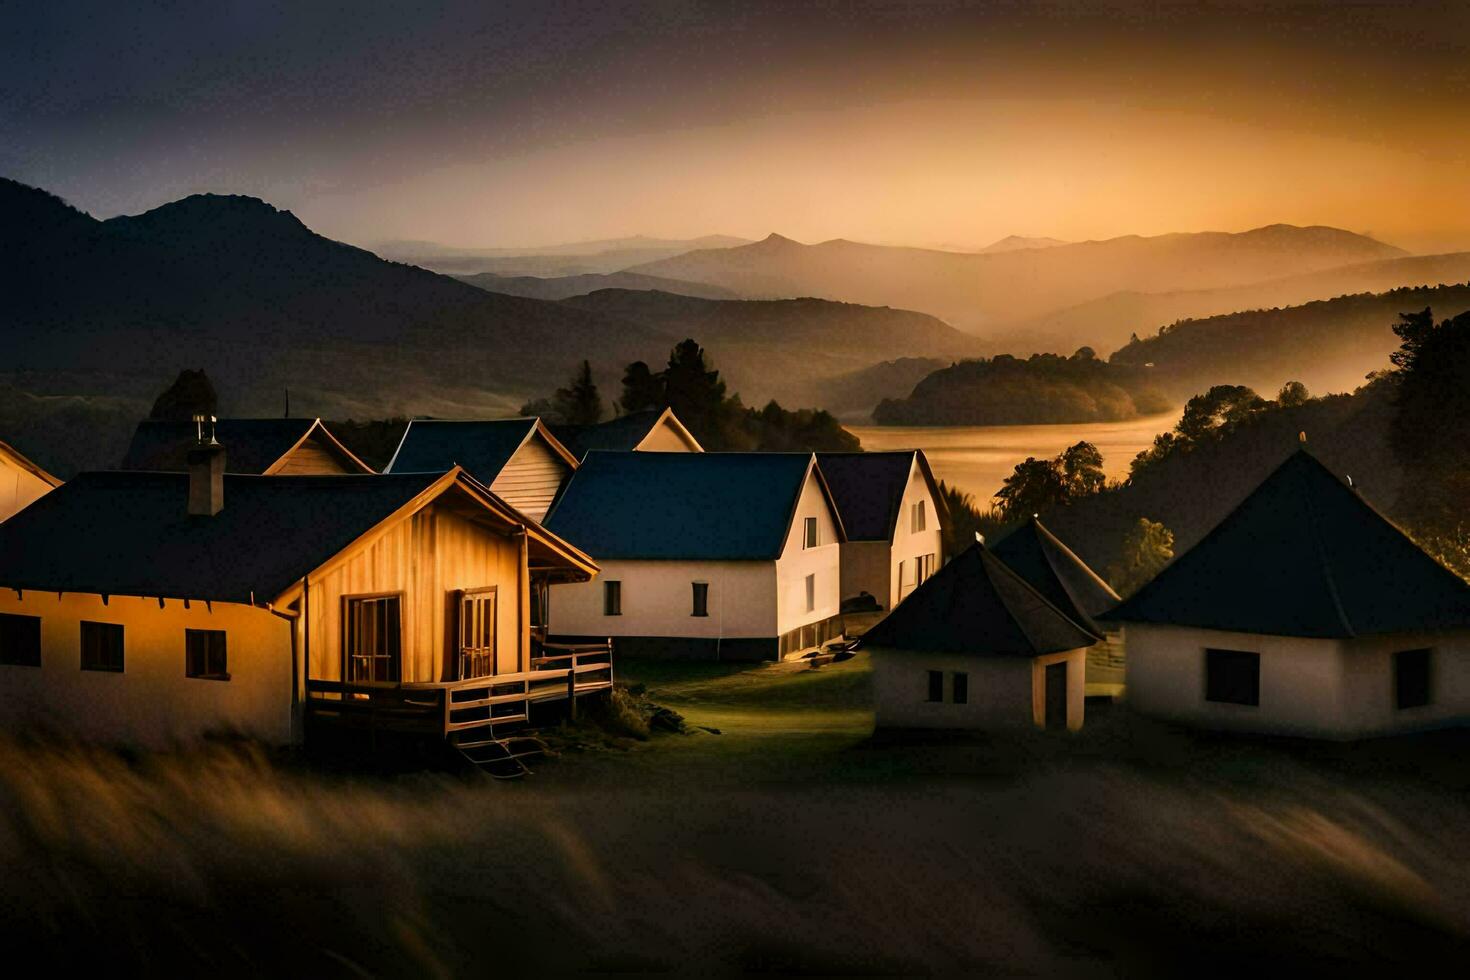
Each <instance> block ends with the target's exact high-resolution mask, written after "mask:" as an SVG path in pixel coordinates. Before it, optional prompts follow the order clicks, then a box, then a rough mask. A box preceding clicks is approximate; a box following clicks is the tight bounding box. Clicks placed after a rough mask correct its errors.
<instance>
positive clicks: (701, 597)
mask: <svg viewBox="0 0 1470 980" xmlns="http://www.w3.org/2000/svg"><path fill="white" fill-rule="evenodd" d="M691 584H692V585H693V586H694V611H693V612H691V613H690V614H689V615H691V616H708V615H709V583H708V582H693V583H691Z"/></svg>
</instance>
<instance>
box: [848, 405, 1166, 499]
mask: <svg viewBox="0 0 1470 980" xmlns="http://www.w3.org/2000/svg"><path fill="white" fill-rule="evenodd" d="M1178 420H1179V413H1178V412H1177V411H1174V412H1164V413H1163V414H1160V415H1145V416H1140V417H1139V418H1136V419H1129V420H1127V421H1125V422H1086V423H1082V424H1080V425H975V426H942V427H938V426H936V427H932V428H931V427H925V426H889V425H885V426H879V425H849V426H848V427H847V429H848V431H849V432H851V433H852V434H853V435H855V436H857V437H858V438H859V439H861V440H862V441H863V448H864V449H867V450H870V451H878V450H884V449H922V450H924V454H925V455H926V456H928V457H929V465H930V467H931V468H932V469H933V470H934V476H935V478H936V479H940V480H944V481H946V482H948V483H949V484H950V485H951V486H957V487H959V488H961V489H962V490H966V491H968V492H970V493H973V494H974V495H975V498H976V499H977V500H979V501H984V500H986V499H988V498H989V497H990V496H992V495H993V494H994V493H995V492H996V491H997V490H999V489H1000V487H1001V484H1002V483H1003V482H1004V481H1005V478H1006V477H1008V476H1010V475H1011V472H1012V470H1014V469H1015V467H1016V464H1017V463H1019V462H1021V461H1023V460H1024V459H1025V458H1026V457H1027V456H1036V457H1038V458H1044V457H1051V456H1055V455H1057V454H1058V453H1060V452H1061V451H1062V450H1063V449H1066V448H1067V447H1068V446H1071V445H1073V444H1075V443H1077V442H1079V441H1082V440H1086V441H1087V442H1090V443H1092V444H1093V445H1095V446H1097V448H1098V450H1099V451H1101V452H1102V454H1103V468H1104V469H1105V470H1106V471H1107V474H1108V477H1109V478H1110V479H1120V478H1122V477H1124V476H1127V475H1128V464H1129V463H1131V462H1132V461H1133V457H1134V456H1136V455H1138V454H1139V453H1140V452H1142V451H1143V450H1145V449H1147V448H1148V447H1149V446H1150V445H1152V444H1153V441H1154V436H1155V435H1157V434H1158V433H1160V432H1163V431H1164V430H1166V429H1170V428H1173V426H1174V423H1175V422H1177V421H1178Z"/></svg>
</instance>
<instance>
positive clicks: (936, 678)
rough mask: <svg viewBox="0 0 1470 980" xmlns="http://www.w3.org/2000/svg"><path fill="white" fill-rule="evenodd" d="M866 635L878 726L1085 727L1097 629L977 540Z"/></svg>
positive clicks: (864, 638)
mask: <svg viewBox="0 0 1470 980" xmlns="http://www.w3.org/2000/svg"><path fill="white" fill-rule="evenodd" d="M859 642H860V644H861V646H862V648H863V649H864V650H867V651H869V653H870V654H871V655H872V658H873V702H874V712H875V715H876V720H877V724H878V727H880V728H967V729H1007V728H1010V729H1018V728H1029V727H1032V726H1035V727H1039V728H1055V729H1067V730H1071V731H1076V730H1077V729H1079V728H1081V727H1082V721H1083V710H1084V705H1085V697H1084V686H1085V683H1086V680H1085V675H1086V664H1085V655H1086V649H1087V647H1090V646H1091V645H1092V644H1093V643H1095V642H1097V638H1096V637H1095V636H1093V635H1092V634H1091V633H1088V632H1087V631H1086V630H1084V629H1083V628H1082V627H1081V626H1078V625H1077V624H1076V623H1075V622H1073V621H1072V620H1071V619H1069V618H1068V617H1067V616H1066V615H1065V614H1064V613H1063V612H1062V611H1061V610H1059V609H1058V608H1057V607H1056V606H1054V605H1052V604H1051V603H1050V602H1048V601H1047V599H1046V597H1045V596H1043V595H1042V594H1041V593H1040V592H1038V591H1037V590H1036V589H1034V588H1032V587H1031V585H1030V584H1028V583H1027V582H1026V580H1025V579H1023V578H1021V576H1019V575H1017V574H1016V573H1015V572H1014V571H1012V570H1011V569H1010V568H1009V567H1008V566H1007V565H1006V564H1005V563H1004V562H1002V561H1001V560H1000V559H999V558H997V557H996V556H995V555H994V554H992V553H991V552H990V551H989V550H988V549H986V547H985V546H984V545H983V544H981V543H979V542H976V543H975V544H974V545H972V546H971V547H969V548H967V549H966V550H965V551H964V552H962V553H961V554H959V555H957V556H955V557H954V558H953V559H951V560H950V562H949V563H948V564H946V565H945V566H944V567H943V568H941V569H940V570H939V571H937V572H935V573H934V575H933V576H932V577H931V578H930V579H929V580H928V581H926V582H924V584H922V585H920V586H919V587H918V588H917V589H915V590H914V592H913V594H912V595H910V596H909V597H908V598H907V599H905V600H904V601H903V603H901V604H900V605H899V606H898V607H897V608H896V609H894V610H893V611H892V612H891V613H889V614H888V615H887V616H885V617H884V618H883V619H882V620H880V621H879V622H878V624H877V625H875V626H874V627H873V628H872V629H870V630H868V632H867V633H866V634H864V635H863V637H862V639H861V640H860V641H859Z"/></svg>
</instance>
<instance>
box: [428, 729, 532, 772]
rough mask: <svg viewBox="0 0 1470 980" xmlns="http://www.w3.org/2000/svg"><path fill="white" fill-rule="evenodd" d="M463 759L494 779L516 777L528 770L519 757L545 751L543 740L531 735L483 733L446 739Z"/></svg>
mask: <svg viewBox="0 0 1470 980" xmlns="http://www.w3.org/2000/svg"><path fill="white" fill-rule="evenodd" d="M450 744H451V745H453V746H454V748H455V750H456V751H458V752H459V754H460V756H462V757H463V758H464V760H465V761H466V762H468V763H469V764H470V765H472V766H474V767H475V768H477V769H479V770H480V771H481V772H484V773H486V774H488V775H490V776H492V777H494V778H495V779H520V778H521V777H523V776H527V775H530V773H531V770H530V769H529V768H528V767H527V766H526V763H525V762H524V761H523V760H525V759H529V758H532V757H534V756H538V755H545V754H546V743H544V742H542V741H541V739H539V738H537V737H536V736H534V735H511V736H508V737H505V738H496V737H493V736H491V737H487V738H477V739H474V740H460V739H455V740H453V741H451V742H450Z"/></svg>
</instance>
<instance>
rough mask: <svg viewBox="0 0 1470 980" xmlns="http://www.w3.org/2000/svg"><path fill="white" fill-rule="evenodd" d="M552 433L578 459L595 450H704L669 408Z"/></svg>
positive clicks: (556, 429) (554, 429)
mask: <svg viewBox="0 0 1470 980" xmlns="http://www.w3.org/2000/svg"><path fill="white" fill-rule="evenodd" d="M551 430H552V432H554V433H555V434H556V437H557V438H558V439H560V440H561V441H562V444H563V445H565V446H566V447H567V448H568V449H570V450H571V451H572V453H573V454H574V455H575V456H576V457H577V458H578V459H581V458H582V457H583V456H585V455H587V453H589V452H591V451H592V450H594V449H606V450H609V451H612V452H625V453H628V452H640V453H702V452H704V447H703V446H701V445H700V444H699V440H698V439H696V438H694V434H693V433H692V432H690V431H689V430H688V429H686V428H685V427H684V423H683V422H680V421H679V417H678V416H677V415H675V414H674V410H673V409H672V408H665V409H663V410H662V411H654V410H652V409H650V410H648V411H646V412H629V413H628V414H626V415H619V416H618V417H617V418H615V419H609V420H608V421H606V422H598V423H597V424H596V425H553V426H552V427H551Z"/></svg>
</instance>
